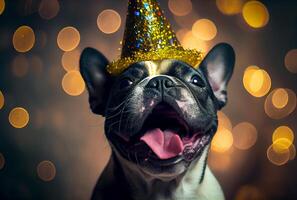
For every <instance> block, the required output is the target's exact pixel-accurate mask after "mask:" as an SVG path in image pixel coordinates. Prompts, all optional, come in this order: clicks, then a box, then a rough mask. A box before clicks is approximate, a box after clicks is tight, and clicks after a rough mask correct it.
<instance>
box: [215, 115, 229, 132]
mask: <svg viewBox="0 0 297 200" xmlns="http://www.w3.org/2000/svg"><path fill="white" fill-rule="evenodd" d="M218 123H219V124H218V129H220V128H225V129H228V130H229V131H232V122H231V120H230V119H229V117H228V116H227V115H226V114H225V113H223V112H222V111H219V112H218Z"/></svg>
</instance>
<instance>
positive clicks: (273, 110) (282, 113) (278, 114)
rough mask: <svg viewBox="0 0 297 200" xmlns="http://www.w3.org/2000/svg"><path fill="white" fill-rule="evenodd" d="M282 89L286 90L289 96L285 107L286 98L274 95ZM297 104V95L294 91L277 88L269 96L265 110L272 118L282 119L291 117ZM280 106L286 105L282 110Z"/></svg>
mask: <svg viewBox="0 0 297 200" xmlns="http://www.w3.org/2000/svg"><path fill="white" fill-rule="evenodd" d="M280 89H284V90H285V91H286V93H287V95H288V101H287V103H286V104H285V105H284V102H286V97H279V95H274V94H275V92H277V91H280ZM273 97H274V98H273ZM278 98H280V99H278ZM273 99H274V100H273ZM273 101H274V102H273ZM279 102H280V103H279ZM296 103H297V101H296V94H295V92H294V91H293V90H290V89H287V88H276V89H274V90H273V91H272V92H271V93H270V94H269V95H268V96H267V98H266V100H265V104H264V110H265V113H266V114H267V115H268V116H269V117H270V118H272V119H281V118H284V117H286V116H288V115H290V114H291V113H292V112H293V111H294V110H295V108H296ZM275 104H276V105H275ZM278 104H280V105H284V107H282V108H280V106H279V105H278ZM276 106H278V107H276Z"/></svg>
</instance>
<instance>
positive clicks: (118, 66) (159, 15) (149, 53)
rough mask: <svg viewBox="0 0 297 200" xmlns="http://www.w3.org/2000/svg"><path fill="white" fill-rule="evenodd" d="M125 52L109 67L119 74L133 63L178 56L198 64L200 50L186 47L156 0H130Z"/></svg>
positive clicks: (200, 58)
mask: <svg viewBox="0 0 297 200" xmlns="http://www.w3.org/2000/svg"><path fill="white" fill-rule="evenodd" d="M122 44H123V47H122V54H121V58H120V59H119V60H116V61H113V62H112V63H111V64H110V65H109V66H108V67H107V70H108V72H109V73H110V74H112V75H119V74H121V73H122V72H123V71H124V70H125V69H127V68H128V67H129V66H130V65H131V64H133V63H136V62H141V61H157V60H164V59H176V60H180V61H183V62H186V63H188V64H189V65H191V66H193V67H196V66H197V65H198V64H199V63H200V61H201V60H202V54H201V52H198V51H196V50H185V49H183V47H182V46H181V45H180V43H179V41H178V40H177V38H176V35H175V33H174V32H173V30H172V29H171V25H170V24H169V22H168V21H167V19H166V18H165V16H164V13H163V11H162V10H161V8H160V5H159V4H158V2H157V1H156V0H129V5H128V14H127V19H126V29H125V33H124V38H123V41H122Z"/></svg>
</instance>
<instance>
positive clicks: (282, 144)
mask: <svg viewBox="0 0 297 200" xmlns="http://www.w3.org/2000/svg"><path fill="white" fill-rule="evenodd" d="M291 145H292V141H290V140H288V139H287V138H279V139H277V140H275V141H274V142H273V143H272V147H273V150H274V151H275V152H277V153H282V152H284V151H288V150H289V149H290V147H291Z"/></svg>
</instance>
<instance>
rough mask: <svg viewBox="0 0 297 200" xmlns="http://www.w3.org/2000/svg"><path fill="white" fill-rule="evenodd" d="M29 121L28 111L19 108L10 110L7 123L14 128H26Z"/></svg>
mask: <svg viewBox="0 0 297 200" xmlns="http://www.w3.org/2000/svg"><path fill="white" fill-rule="evenodd" d="M29 119H30V116H29V113H28V111H27V110H26V109H24V108H21V107H16V108H14V109H12V110H11V111H10V113H9V116H8V120H9V123H10V124H11V125H12V126H13V127H14V128H24V127H25V126H27V124H28V122H29Z"/></svg>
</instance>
